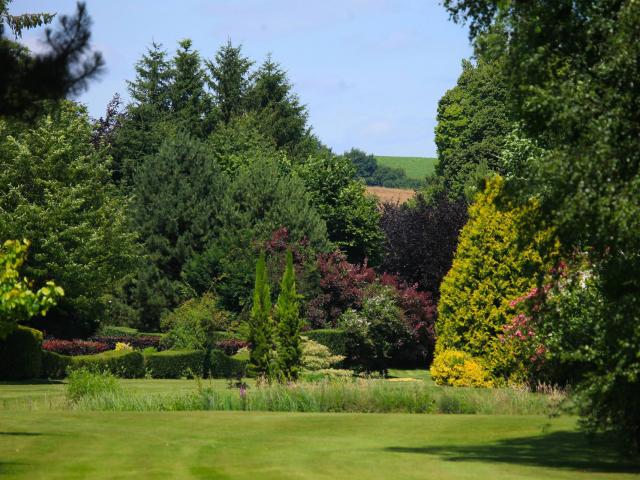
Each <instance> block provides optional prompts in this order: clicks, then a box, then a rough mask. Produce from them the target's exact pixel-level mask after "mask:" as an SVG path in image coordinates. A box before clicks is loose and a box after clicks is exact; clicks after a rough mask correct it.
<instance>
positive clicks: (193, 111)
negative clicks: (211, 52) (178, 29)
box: [169, 39, 211, 137]
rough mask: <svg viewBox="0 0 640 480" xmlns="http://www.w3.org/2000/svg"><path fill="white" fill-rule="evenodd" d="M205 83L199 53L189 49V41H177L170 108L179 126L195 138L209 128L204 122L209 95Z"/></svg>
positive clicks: (170, 88) (209, 104)
mask: <svg viewBox="0 0 640 480" xmlns="http://www.w3.org/2000/svg"><path fill="white" fill-rule="evenodd" d="M205 83H206V75H205V72H204V70H203V69H202V60H201V59H200V54H199V53H198V52H197V51H195V50H192V49H191V40H188V39H187V40H182V41H180V42H179V43H178V51H177V52H176V54H175V56H174V58H173V64H172V68H171V85H170V87H169V97H170V99H171V111H172V113H173V117H174V120H175V121H176V122H177V123H178V125H179V128H181V129H183V130H185V131H188V132H189V133H190V134H191V135H195V136H198V137H203V136H205V135H206V134H207V133H208V131H209V128H208V126H207V125H206V124H205V122H206V121H207V120H208V117H209V114H210V110H211V98H210V96H209V93H208V92H207V91H206V89H205Z"/></svg>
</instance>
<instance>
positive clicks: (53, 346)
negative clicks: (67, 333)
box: [42, 338, 112, 356]
mask: <svg viewBox="0 0 640 480" xmlns="http://www.w3.org/2000/svg"><path fill="white" fill-rule="evenodd" d="M42 349H43V350H46V351H47V352H54V353H58V354H60V355H70V356H76V355H93V354H96V353H102V352H106V351H107V350H112V348H111V347H110V346H109V345H108V344H107V343H104V342H97V341H91V340H59V339H56V338H53V339H49V340H45V341H44V342H42Z"/></svg>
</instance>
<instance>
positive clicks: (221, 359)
mask: <svg viewBox="0 0 640 480" xmlns="http://www.w3.org/2000/svg"><path fill="white" fill-rule="evenodd" d="M41 355H42V366H41V368H40V369H39V372H40V374H38V373H35V374H30V375H28V376H24V375H23V376H21V377H19V378H21V379H24V378H36V377H38V376H40V377H42V378H51V379H59V378H64V377H65V376H66V374H67V372H68V371H69V370H77V369H85V370H89V371H93V372H97V371H100V372H109V373H111V374H113V375H115V376H118V377H123V378H140V377H143V376H145V375H150V376H151V377H152V378H182V377H191V376H193V375H198V376H211V377H214V378H231V377H237V376H246V373H247V364H248V363H249V359H248V358H247V357H246V356H245V355H242V353H240V354H236V355H234V356H229V355H226V354H225V353H224V352H223V351H222V350H213V351H212V352H211V353H210V355H209V356H208V358H207V355H206V353H205V352H204V351H202V350H166V351H164V352H144V353H141V352H137V351H133V352H131V351H119V352H116V351H113V350H111V351H108V352H103V353H99V354H96V355H78V356H74V357H71V356H67V355H60V354H58V353H55V352H48V351H43V352H42V353H41ZM2 378H3V379H4V378H5V377H4V376H3V377H2ZM6 379H7V380H13V379H17V378H9V377H7V378H6Z"/></svg>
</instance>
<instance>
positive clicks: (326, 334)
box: [302, 328, 347, 356]
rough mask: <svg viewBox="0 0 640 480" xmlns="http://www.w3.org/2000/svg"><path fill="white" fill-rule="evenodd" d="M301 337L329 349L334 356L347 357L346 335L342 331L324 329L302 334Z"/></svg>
mask: <svg viewBox="0 0 640 480" xmlns="http://www.w3.org/2000/svg"><path fill="white" fill-rule="evenodd" d="M302 335H303V336H305V337H307V338H308V339H310V340H313V341H315V342H318V343H321V344H322V345H324V346H326V347H329V350H331V353H333V354H334V355H343V356H346V355H347V334H346V332H345V331H344V330H339V329H331V328H324V329H320V330H309V331H308V332H302Z"/></svg>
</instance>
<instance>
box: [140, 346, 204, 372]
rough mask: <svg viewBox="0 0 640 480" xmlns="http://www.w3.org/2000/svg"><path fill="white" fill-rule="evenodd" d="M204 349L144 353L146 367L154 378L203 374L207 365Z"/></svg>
mask: <svg viewBox="0 0 640 480" xmlns="http://www.w3.org/2000/svg"><path fill="white" fill-rule="evenodd" d="M205 355H206V354H205V352H203V351H202V350H166V351H164V352H149V353H146V352H145V354H144V367H145V370H146V372H147V374H148V375H151V377H153V378H182V377H192V376H194V375H198V376H202V373H203V366H204V365H205Z"/></svg>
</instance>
